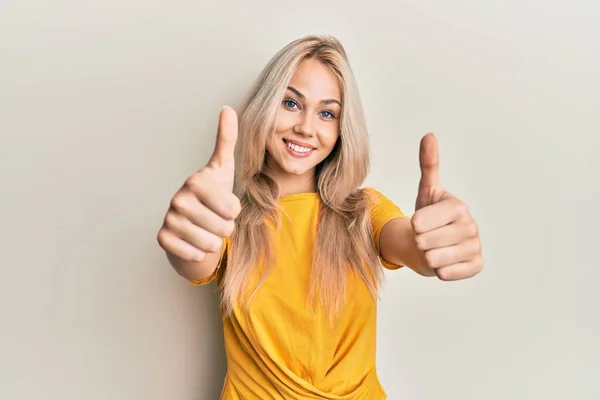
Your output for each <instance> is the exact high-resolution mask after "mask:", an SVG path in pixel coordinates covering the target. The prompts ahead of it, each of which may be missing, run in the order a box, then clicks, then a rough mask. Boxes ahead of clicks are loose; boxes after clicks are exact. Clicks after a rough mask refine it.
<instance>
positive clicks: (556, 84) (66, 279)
mask: <svg viewBox="0 0 600 400" xmlns="http://www.w3.org/2000/svg"><path fill="white" fill-rule="evenodd" d="M356 4H359V3H358V2H357V3H356ZM360 4H361V5H360V6H359V5H351V4H350V3H349V2H346V1H337V2H336V1H330V2H322V1H304V2H267V1H264V0H263V1H252V2H241V1H238V2H231V1H229V2H216V1H212V2H210V3H209V2H207V1H192V0H187V1H186V0H184V1H156V0H151V1H141V0H119V1H117V0H103V1H101V0H89V1H86V2H82V1H68V0H55V1H51V2H50V1H43V0H30V1H17V0H9V1H8V2H7V1H6V0H5V1H3V2H2V4H1V5H0V183H1V185H0V191H1V196H0V227H1V230H0V246H1V257H2V258H1V260H2V263H1V277H0V323H1V329H0V398H2V399H7V400H13V399H14V400H33V399H48V400H59V399H60V400H71V399H86V400H96V399H103V400H104V399H110V400H121V399H123V400H125V399H127V400H129V399H144V400H159V399H160V400H166V399H177V400H183V399H190V400H192V399H193V400H204V399H217V398H218V395H219V392H220V389H221V385H222V379H223V375H224V371H225V360H224V356H223V345H222V337H221V330H220V319H219V315H218V313H217V308H216V307H217V303H216V299H215V293H214V292H213V287H212V286H209V287H203V288H197V287H193V286H191V285H189V284H188V283H187V282H185V281H184V280H183V279H181V278H180V277H179V276H177V275H176V274H175V273H174V272H173V271H172V270H171V269H170V267H169V266H168V264H167V262H166V259H165V257H164V255H163V253H162V252H161V250H160V249H159V247H158V245H157V243H156V240H155V237H156V233H157V231H158V229H159V226H160V224H161V222H162V218H163V215H164V212H165V211H166V208H167V206H168V202H169V200H170V197H171V196H172V194H173V193H174V192H175V191H176V190H177V188H178V187H179V186H180V185H181V183H182V182H183V180H184V179H185V178H186V177H187V176H188V175H190V174H191V173H193V172H194V171H195V170H196V169H198V168H200V167H201V166H202V165H203V163H204V162H206V160H207V157H208V156H209V154H210V153H211V151H212V147H213V144H214V137H215V132H216V124H217V117H218V112H219V110H220V108H221V107H222V106H223V105H225V104H230V105H232V106H234V107H239V105H240V102H241V100H242V99H243V97H244V95H245V93H246V91H247V90H248V88H249V86H250V84H251V83H252V80H253V79H254V78H255V77H256V75H257V74H258V72H259V70H260V69H261V68H262V67H263V65H264V64H265V63H266V62H267V60H268V59H269V58H270V57H271V56H272V55H273V54H274V53H275V52H276V51H277V50H278V49H279V48H281V47H282V46H283V45H285V44H287V43H288V42H289V41H291V40H293V39H296V38H298V37H300V36H304V35H306V34H311V33H328V34H333V35H335V36H337V37H338V38H339V39H341V40H342V42H343V43H344V45H345V46H346V49H347V51H348V53H349V56H350V59H351V63H352V66H353V68H354V70H355V73H356V76H357V79H358V82H359V85H360V88H361V93H362V96H363V99H364V104H365V109H366V112H367V117H368V122H369V128H370V135H371V141H372V154H373V157H372V170H371V175H370V177H369V180H368V182H367V183H368V184H370V185H374V186H376V187H377V188H378V189H379V190H381V191H382V192H383V193H385V194H386V195H388V196H389V197H391V198H392V199H393V200H394V201H396V202H397V203H398V204H399V205H400V206H401V208H402V209H403V210H404V211H405V212H406V213H408V214H411V213H412V212H413V207H414V200H415V196H416V185H417V182H418V178H419V169H418V142H419V139H420V138H421V136H422V135H424V134H425V133H427V132H429V131H433V132H436V133H437V135H438V139H439V143H440V155H441V178H442V182H443V183H444V184H445V185H446V187H447V189H448V190H450V191H451V192H453V193H455V194H456V195H457V196H459V197H461V198H462V199H464V200H465V201H466V202H467V203H468V204H469V205H470V207H471V211H472V213H473V215H474V216H475V218H476V219H477V221H478V222H479V225H480V229H481V236H482V240H483V245H484V256H485V259H486V269H485V270H484V272H483V273H482V274H480V275H479V276H478V277H477V278H475V279H473V280H470V281H464V282H454V283H447V282H441V281H438V280H436V279H427V278H422V277H419V276H417V275H416V274H414V273H412V272H411V271H410V270H401V271H396V272H391V273H388V274H387V277H388V279H387V283H386V286H385V289H384V292H383V294H382V299H381V307H380V313H379V335H378V346H379V347H378V369H379V375H380V378H381V381H382V383H383V385H384V387H385V389H386V390H387V392H388V394H389V398H390V399H392V400H403V399H406V400H437V399H450V400H467V399H469V400H471V399H473V400H475V399H477V400H481V399H486V400H506V399H511V400H532V399H545V400H551V399H552V400H553V399H556V400H559V399H560V400H563V399H577V400H592V399H598V398H600V344H599V337H600V329H599V313H598V306H599V305H600V301H599V296H598V294H596V293H595V291H596V287H597V285H598V283H597V282H598V279H599V278H600V273H599V272H598V267H599V266H600V265H599V264H600V263H599V262H598V249H599V246H598V239H599V238H600V235H599V234H598V224H599V222H600V221H599V218H598V210H597V204H598V201H599V200H600V198H599V197H600V196H599V194H600V193H599V192H600V189H599V182H600V178H598V175H599V174H600V163H599V162H598V159H597V157H598V153H599V150H600V140H599V139H598V136H599V134H600V129H599V125H600V101H599V92H600V45H599V42H600V23H598V21H599V20H600V6H599V5H598V3H597V2H594V1H591V0H590V1H587V2H583V1H572V2H558V1H541V0H526V1H522V0H521V1H517V0H511V1H490V0H487V1H481V0H479V1H475V0H470V1H463V2H458V1H442V0H421V1H412V2H410V1H389V2H382V1H374V0H372V1H368V2H365V3H363V2H360Z"/></svg>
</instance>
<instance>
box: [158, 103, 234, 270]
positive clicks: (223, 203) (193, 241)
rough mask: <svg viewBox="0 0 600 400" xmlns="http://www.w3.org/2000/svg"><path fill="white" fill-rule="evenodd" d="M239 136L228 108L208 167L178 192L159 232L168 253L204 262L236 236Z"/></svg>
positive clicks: (223, 113)
mask: <svg viewBox="0 0 600 400" xmlns="http://www.w3.org/2000/svg"><path fill="white" fill-rule="evenodd" d="M237 134H238V122H237V115H236V113H235V111H234V110H233V109H231V108H229V107H225V108H223V110H221V114H220V119H219V128H218V133H217V141H216V144H215V149H214V152H213V154H212V156H211V157H210V160H209V161H208V164H207V165H206V166H204V167H203V168H202V169H200V170H199V171H198V172H196V173H194V174H193V175H192V176H190V177H189V178H188V179H187V180H186V181H185V183H184V184H183V186H182V187H181V188H180V189H179V190H178V191H177V193H175V195H174V196H173V199H172V200H171V205H170V208H169V210H168V212H167V214H166V216H165V219H164V222H163V226H162V227H161V229H160V231H159V233H158V242H159V244H160V246H161V247H162V248H163V249H164V250H165V251H167V252H168V253H171V254H173V255H175V256H177V257H179V258H182V259H184V260H186V261H202V260H203V259H204V258H205V257H206V254H207V253H215V252H218V251H220V249H221V247H222V245H223V238H224V237H226V236H229V235H231V234H232V233H233V229H234V226H235V222H234V221H235V218H236V217H237V216H238V214H239V213H240V210H241V206H240V201H239V199H238V198H237V197H236V196H235V195H234V194H233V180H234V171H235V164H234V149H235V143H236V141H237Z"/></svg>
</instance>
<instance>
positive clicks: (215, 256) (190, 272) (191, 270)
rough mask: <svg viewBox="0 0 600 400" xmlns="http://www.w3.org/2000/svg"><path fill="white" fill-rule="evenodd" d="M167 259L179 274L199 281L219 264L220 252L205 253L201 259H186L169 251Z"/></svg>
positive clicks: (209, 274) (211, 272) (210, 273)
mask: <svg viewBox="0 0 600 400" xmlns="http://www.w3.org/2000/svg"><path fill="white" fill-rule="evenodd" d="M166 254H167V259H168V260H169V262H170V264H171V266H172V267H173V268H174V269H175V271H177V273H178V274H179V275H181V276H182V277H184V278H186V279H190V280H195V281H201V280H203V279H206V278H208V277H209V276H211V275H212V274H213V273H214V272H215V269H216V268H217V266H218V264H219V260H220V257H221V253H220V252H218V253H207V254H206V257H205V258H204V259H203V260H202V261H188V260H184V259H182V258H179V257H177V256H175V255H173V254H171V253H169V252H167V253H166Z"/></svg>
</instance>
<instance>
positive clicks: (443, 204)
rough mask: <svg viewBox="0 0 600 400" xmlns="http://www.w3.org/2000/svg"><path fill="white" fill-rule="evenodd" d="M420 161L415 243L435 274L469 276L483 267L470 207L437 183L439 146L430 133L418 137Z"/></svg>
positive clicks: (440, 275) (461, 277)
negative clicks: (420, 137) (420, 138)
mask: <svg viewBox="0 0 600 400" xmlns="http://www.w3.org/2000/svg"><path fill="white" fill-rule="evenodd" d="M419 163H420V166H421V180H420V182H419V190H418V194H417V200H416V204H415V213H414V215H413V216H412V219H411V223H412V227H413V231H414V234H415V241H416V244H417V247H418V248H419V250H420V251H421V252H422V253H423V257H424V260H425V263H426V264H427V267H429V268H431V269H433V270H434V271H435V273H436V275H437V277H438V278H440V279H442V280H458V279H465V278H470V277H472V276H474V275H476V274H478V273H479V272H480V271H481V270H482V269H483V257H482V253H481V241H480V238H479V230H478V227H477V223H476V222H475V220H474V219H473V217H472V216H471V213H470V211H469V207H468V206H467V205H466V204H465V203H464V202H462V201H460V200H459V199H457V198H456V197H455V196H454V195H452V194H451V193H450V192H448V191H446V190H445V189H444V188H443V186H442V184H441V183H440V180H439V154H438V146H437V141H436V139H435V136H433V135H432V134H428V135H426V136H425V137H423V139H422V140H421V146H420V154H419Z"/></svg>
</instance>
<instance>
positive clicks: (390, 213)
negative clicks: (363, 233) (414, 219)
mask: <svg viewBox="0 0 600 400" xmlns="http://www.w3.org/2000/svg"><path fill="white" fill-rule="evenodd" d="M361 192H362V193H363V196H364V198H365V200H366V201H367V204H368V208H369V214H370V217H371V222H372V223H373V225H374V228H375V229H377V228H382V227H383V225H385V223H387V222H388V221H390V220H392V219H394V218H406V216H405V214H404V213H403V212H402V210H401V209H400V207H399V206H398V205H397V204H396V203H395V202H394V201H393V200H391V199H390V198H389V197H388V196H386V195H384V194H383V193H381V192H380V191H379V190H377V189H375V188H373V187H365V188H362V189H361Z"/></svg>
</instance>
